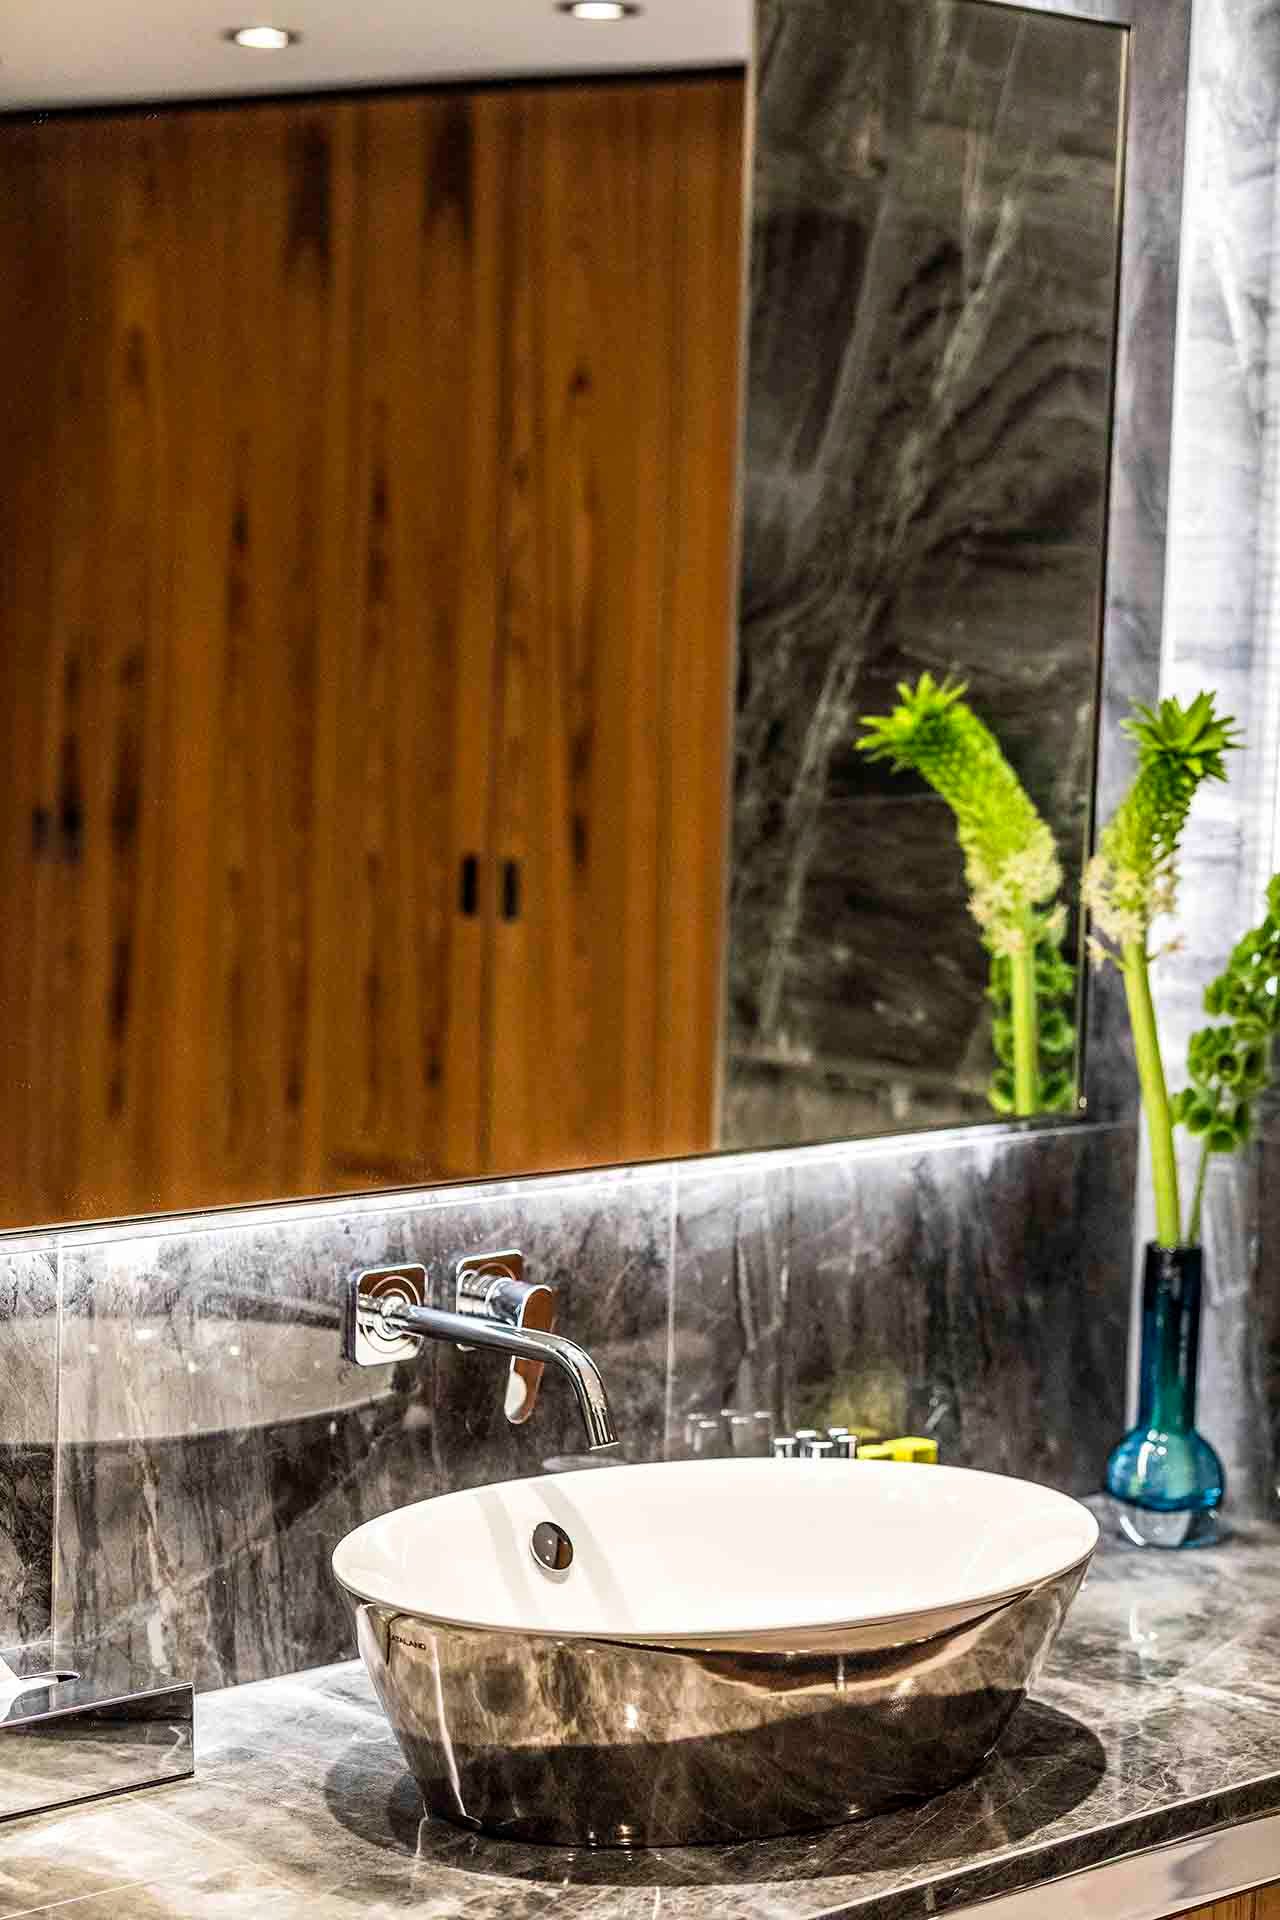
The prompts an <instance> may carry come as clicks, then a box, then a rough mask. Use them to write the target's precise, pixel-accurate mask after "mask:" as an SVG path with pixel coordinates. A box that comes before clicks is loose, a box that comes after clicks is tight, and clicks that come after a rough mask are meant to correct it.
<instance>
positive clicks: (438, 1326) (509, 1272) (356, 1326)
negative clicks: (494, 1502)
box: [344, 1252, 618, 1451]
mask: <svg viewBox="0 0 1280 1920" xmlns="http://www.w3.org/2000/svg"><path fill="white" fill-rule="evenodd" d="M450 1275H451V1278H452V1283H453V1299H454V1307H453V1309H452V1310H449V1309H446V1308H443V1307H434V1306H432V1305H431V1304H430V1281H429V1277H428V1274H427V1269H426V1268H425V1267H421V1266H406V1267H374V1268H371V1269H369V1270H367V1271H365V1272H362V1273H356V1274H353V1275H352V1277H351V1282H350V1292H349V1299H348V1309H347V1324H346V1332H345V1341H344V1345H345V1351H346V1355H347V1358H348V1360H354V1362H355V1363H356V1365H357V1366H360V1367H384V1366H387V1365H389V1364H390V1363H391V1362H393V1361H397V1360H409V1359H412V1358H413V1357H414V1356H415V1355H417V1354H418V1353H420V1352H421V1350H422V1343H423V1341H424V1340H447V1341H448V1342H449V1343H450V1344H451V1345H452V1346H455V1347H459V1348H461V1349H462V1350H463V1351H464V1352H465V1351H466V1350H467V1349H468V1348H470V1347H485V1348H488V1349H490V1350H491V1351H492V1352H494V1353H504V1354H507V1355H509V1357H510V1360H511V1369H510V1373H509V1374H508V1378H507V1391H506V1398H505V1403H504V1404H505V1411H506V1415H507V1419H508V1420H509V1421H510V1422H511V1424H512V1426H522V1425H523V1423H524V1422H525V1421H526V1420H527V1419H528V1418H529V1416H530V1414H531V1413H532V1412H533V1409H534V1405H535V1403H536V1401H537V1398H538V1387H539V1384H540V1382H541V1379H542V1369H543V1367H544V1366H545V1365H548V1364H550V1365H551V1366H555V1367H559V1368H560V1370H561V1372H562V1373H565V1374H567V1375H568V1378H569V1384H570V1385H571V1386H572V1388H573V1392H574V1397H575V1399H576V1400H577V1403H578V1411H579V1413H580V1414H581V1415H582V1424H583V1425H584V1427H585V1428H586V1430H587V1445H588V1446H589V1447H590V1448H591V1449H592V1450H593V1451H596V1450H598V1449H600V1448H604V1447H613V1446H616V1445H617V1443H618V1436H617V1433H616V1431H615V1429H614V1424H613V1416H612V1414H611V1413H610V1411H609V1397H608V1395H607V1394H606V1392H605V1389H604V1381H603V1380H602V1379H601V1378H600V1370H599V1368H598V1367H597V1366H596V1363H595V1361H594V1360H593V1359H592V1358H591V1355H590V1354H589V1353H587V1352H586V1351H585V1350H584V1349H583V1348H582V1347H580V1346H578V1345H577V1344H576V1343H575V1342H574V1341H572V1340H566V1339H565V1338H564V1337H563V1335H561V1334H558V1333H555V1332H554V1331H553V1328H554V1325H555V1312H556V1300H555V1292H554V1290H553V1289H552V1288H551V1287H548V1286H543V1285H540V1284H539V1283H537V1282H533V1281H528V1280H526V1279H525V1277H524V1257H523V1255H521V1254H519V1253H515V1252H504V1253H488V1254H466V1255H464V1256H463V1257H462V1258H461V1259H458V1260H455V1261H453V1262H452V1264H451V1267H450Z"/></svg>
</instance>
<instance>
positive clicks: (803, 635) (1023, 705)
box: [725, 0, 1127, 1146]
mask: <svg viewBox="0 0 1280 1920" xmlns="http://www.w3.org/2000/svg"><path fill="white" fill-rule="evenodd" d="M759 29H760V30H759V49H758V51H759V70H758V79H757V86H758V127H757V141H756V158H755V178H754V183H753V185H754V194H753V232H752V265H751V311H750V344H749V365H748V376H747V377H748V405H747V442H746V500H745V548H744V560H743V601H742V626H741V656H740V680H739V690H738V714H737V739H736V746H737V766H736V787H735V810H734V850H733V863H732V920H731V932H730V957H729V982H730V1006H729V1030H728V1046H727V1062H726V1089H725V1137H726V1143H727V1144H730V1145H734V1146H745V1145H764V1144H768V1143H771V1142H777V1141H795V1140H802V1139H817V1138H824V1137H837V1136H844V1135H849V1134H856V1133H865V1132H878V1131H881V1130H882V1129H884V1128H886V1127H891V1126H902V1125H910V1124H916V1125H930V1124H937V1123H946V1122H953V1121H960V1120H974V1119H983V1118H989V1117H991V1113H990V1108H989V1107H988V1105H987V1103H986V1098H985V1090H986V1085H987V1081H988V1079H989V1076H990V1073H991V1067H992V1056H991V1042H990V1031H989V1015H988V1006H987V1001H986V998H985V988H986V984H987V956H986V954H985V952H984V951H983V948H982V946H981V945H980V942H979V939H978V935H977V931H976V929H975V927H974V925H973V923H972V922H971V920H970V919H969V917H968V914H967V911H966V905H965V900H966V893H965V886H964V879H963V871H962V863H961V858H960V855H959V852H958V850H957V847H956V844H955V836H954V832H953V827H952V821H951V816H950V814H949V813H948V811H947V810H946V808H945V807H944V806H943V804H942V802H941V801H939V800H938V799H936V798H935V797H934V796H933V795H932V794H931V793H930V792H929V791H928V789H927V788H926V787H925V786H924V784H923V783H922V782H919V781H917V780H916V779H915V778H914V777H911V776H894V775H893V774H891V773H889V772H887V771H886V770H884V769H883V768H880V767H876V766H872V765H868V764H867V763H866V762H865V760H863V759H862V758H861V757H860V756H858V755H857V754H856V753H855V752H854V750H853V746H852V741H853V738H854V735H855V733H856V731H857V724H856V723H857V717H858V715H859V714H863V713H882V712H886V711H887V710H888V709H889V708H890V707H891V706H892V704H893V701H894V688H895V684H896V683H897V682H898V681H901V680H904V679H910V680H914V679H915V677H916V675H917V674H918V673H919V672H920V671H922V670H924V669H926V668H927V669H930V670H931V671H932V672H933V673H934V674H935V675H937V676H938V677H941V676H942V675H943V674H945V673H948V672H952V673H956V674H958V675H959V676H960V677H962V678H963V679H965V680H966V681H967V682H968V684H969V688H970V699H971V701H972V703H973V705H974V706H975V707H976V709H977V710H978V711H979V713H980V714H981V715H982V717H983V718H984V719H985V720H986V721H987V723H988V724H989V725H990V726H991V727H992V728H993V730H994V731H995V732H996V734H997V735H998V737H999V738H1000V740H1001V742H1002V744H1003V745H1004V747H1005V750H1006V752H1007V754H1008V756H1009V758H1010V759H1011V760H1012V761H1013V763H1014V765H1015V767H1016V768H1017V770H1018V772H1019V774H1020V775H1021V777H1022V779H1023V781H1024V782H1025V784H1026V786H1027V787H1028V789H1029V791H1030V792H1031V794H1032V796H1033V798H1034V799H1035V801H1036V803H1037V804H1038V806H1039V807H1040V809H1041V811H1042V812H1043V814H1044V815H1045V816H1046V818H1047V819H1048V820H1049V822H1050V824H1051V825H1052V827H1053V828H1054V830H1055V832H1056V834H1057V836H1058V841H1059V846H1060V849H1061V853H1062V857H1063V864H1064V867H1065V869H1066V874H1067V884H1068V888H1069V889H1070V890H1071V892H1072V893H1074V890H1075V884H1076V882H1077V880H1078V876H1079V871H1080V865H1081V860H1082V856H1083V852H1084V846H1085V836H1086V832H1087V823H1088V813H1089V802H1090V791H1091V780H1092V764H1093V738H1094V698H1095V688H1096V679H1097V671H1098V647H1099V630H1100V617H1101V616H1100V600H1101V587H1102V569H1103V557H1104V556H1103V544H1104V528H1105V516H1106V495H1107V462H1108V439H1109V422H1110V404H1111V379H1112V356H1113V339H1114V309H1115V300H1116V273H1117V248H1118V231H1119V227H1118V216H1119V188H1120V179H1121V156H1122V145H1123V143H1122V124H1123V105H1124V75H1125V56H1126V44H1127V35H1126V34H1125V33H1124V32H1123V31H1122V30H1119V29H1116V28H1112V27H1108V26H1104V25H1100V24H1098V23H1096V22H1093V21H1088V20H1083V19H1073V18H1069V17H1064V16H1057V15H1053V14H1050V13H1041V12H1030V11H1023V10H1021V9H1018V8H1015V7H1011V6H1003V5H992V4H986V3H985V0H860V4H858V5H856V6H849V5H848V4H846V0H764V4H763V6H762V10H761V13H760V20H759ZM1075 937H1076V936H1075V931H1074V929H1073V930H1072V933H1071V935H1070V937H1069V942H1068V951H1073V949H1074V945H1075Z"/></svg>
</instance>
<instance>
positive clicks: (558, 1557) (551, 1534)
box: [529, 1520, 573, 1573]
mask: <svg viewBox="0 0 1280 1920" xmlns="http://www.w3.org/2000/svg"><path fill="white" fill-rule="evenodd" d="M529 1547H530V1551H531V1552H532V1554H533V1557H534V1559H535V1560H536V1561H537V1563H538V1565H539V1566H540V1567H545V1568H546V1569H547V1572H548V1573H567V1572H568V1570H569V1568H570V1567H571V1566H572V1565H573V1542H572V1540H571V1539H570V1538H569V1536H568V1534H567V1533H566V1532H565V1530H564V1528H563V1527H558V1526H557V1525H556V1523H555V1521H554V1520H539V1522H538V1524H537V1526H536V1527H535V1528H534V1530H533V1535H532V1537H531V1539H530V1541H529Z"/></svg>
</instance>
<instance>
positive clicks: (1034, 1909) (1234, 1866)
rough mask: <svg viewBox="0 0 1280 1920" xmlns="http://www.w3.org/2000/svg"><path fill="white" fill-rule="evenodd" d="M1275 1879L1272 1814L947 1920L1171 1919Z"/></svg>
mask: <svg viewBox="0 0 1280 1920" xmlns="http://www.w3.org/2000/svg"><path fill="white" fill-rule="evenodd" d="M1278 1878H1280V1813H1270V1814H1263V1815H1260V1816H1258V1817H1257V1818H1255V1819H1246V1820H1242V1821H1240V1822H1238V1823H1236V1824H1234V1825H1231V1826H1224V1827H1214V1828H1211V1829H1210V1830H1209V1831H1208V1832H1207V1833H1198V1834H1192V1835H1190V1836H1188V1837H1187V1838H1186V1839H1182V1840H1171V1841H1168V1842H1166V1843H1165V1844H1164V1845H1163V1846H1161V1845H1155V1846H1150V1847H1144V1848H1139V1849H1137V1850H1136V1851H1135V1852H1133V1853H1127V1854H1123V1855H1122V1856H1121V1857H1120V1858H1119V1859H1116V1860H1108V1861H1106V1862H1104V1863H1103V1864H1101V1865H1099V1866H1096V1867H1087V1868H1085V1869H1084V1870H1083V1871H1081V1872H1079V1873H1071V1874H1066V1875H1064V1876H1063V1877H1062V1878H1060V1879H1057V1880H1041V1881H1038V1882H1033V1883H1031V1884H1029V1885H1028V1886H1026V1887H1023V1888H1022V1889H1020V1890H1019V1891H1018V1892H1017V1893H1007V1894H996V1895H994V1896H993V1897H992V1898H990V1899H986V1900H979V1901H977V1902H973V1903H970V1904H968V1905H965V1906H960V1907H954V1908H952V1909H951V1920H965V1917H966V1916H968V1915H970V1914H972V1915H974V1916H975V1920H976V1917H977V1916H981V1920H1097V1916H1098V1914H1099V1913H1105V1914H1106V1915H1107V1920H1169V1916H1170V1915H1173V1914H1179V1913H1185V1912H1186V1911H1187V1909H1188V1908H1191V1907H1200V1906H1209V1905H1211V1904H1212V1903H1213V1902H1214V1901H1217V1900H1227V1899H1230V1898H1231V1896H1232V1895H1233V1894H1237V1893H1246V1892H1249V1891H1251V1890H1252V1889H1253V1888H1254V1887H1261V1886H1266V1885H1267V1884H1268V1882H1270V1881H1273V1880H1276V1879H1278Z"/></svg>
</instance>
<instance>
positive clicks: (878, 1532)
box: [334, 1460, 1098, 1845]
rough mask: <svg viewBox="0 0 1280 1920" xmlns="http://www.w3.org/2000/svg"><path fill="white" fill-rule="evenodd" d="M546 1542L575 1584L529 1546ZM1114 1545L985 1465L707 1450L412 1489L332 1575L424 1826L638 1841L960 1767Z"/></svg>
mask: <svg viewBox="0 0 1280 1920" xmlns="http://www.w3.org/2000/svg"><path fill="white" fill-rule="evenodd" d="M549 1527H550V1528H553V1529H555V1530H557V1531H556V1533H555V1534H554V1536H553V1538H554V1541H555V1542H558V1543H559V1544H560V1547H561V1557H562V1558H567V1559H568V1561H569V1563H568V1565H567V1566H564V1567H563V1568H561V1569H558V1570H557V1569H553V1568H550V1567H548V1566H546V1565H544V1564H542V1562H541V1560H540V1559H539V1558H538V1557H537V1556H536V1554H535V1551H534V1545H535V1543H534V1533H535V1529H542V1530H543V1534H542V1535H541V1536H540V1538H541V1542H542V1546H543V1548H544V1549H545V1547H546V1545H547V1539H546V1530H547V1529H548V1528H549ZM1097 1539H1098V1528H1097V1523H1096V1522H1095V1521H1094V1519H1093V1516H1092V1515H1091V1514H1090V1513H1089V1512H1088V1510H1087V1509H1086V1508H1084V1507H1082V1506H1080V1505H1079V1504H1078V1503H1077V1502H1076V1501H1074V1500H1071V1499H1068V1498H1067V1497H1066V1496H1065V1495H1063V1494H1059V1493H1055V1492H1052V1491H1051V1490H1050V1489H1048V1488H1044V1487H1038V1486H1032V1485H1030V1484H1028V1483H1027V1482H1025V1481H1019V1480H1008V1479H1004V1478H1001V1477H999V1476H996V1475H991V1474H983V1473H972V1472H966V1471H963V1470H960V1469H956V1468H945V1467H919V1466H907V1465H901V1464H897V1463H892V1464H891V1463H882V1462H859V1461H852V1462H839V1463H835V1462H808V1461H772V1460H731V1461H714V1460H712V1461H698V1462H688V1463H681V1464H678V1465H666V1466H637V1467H619V1468H615V1469H611V1470H609V1471H607V1472H600V1471H590V1472H577V1473H567V1474H562V1475H553V1476H549V1477H546V1478H543V1479H537V1480H522V1481H513V1482H510V1483H508V1484H506V1485H502V1486H495V1487H484V1488H479V1489H476V1490H474V1491H470V1492H465V1493H456V1494H449V1495H445V1496H443V1497H442V1498H439V1499H436V1500H428V1501H423V1502H421V1503H420V1504H419V1505H417V1506H412V1507H406V1508H403V1509H402V1510H400V1511H399V1512H396V1513H390V1514H385V1515H383V1516H382V1517H381V1518H380V1519H377V1520H372V1521H369V1522H368V1523H367V1524H366V1525H364V1526H362V1527H360V1528H358V1529H357V1530H356V1531H355V1532H354V1533H352V1534H350V1535H348V1537H347V1538H346V1539H345V1540H344V1541H343V1542H342V1543H341V1544H340V1546H339V1547H338V1549H337V1551H336V1552H335V1554H334V1570H335V1572H336V1574H337V1577H338V1579H339V1581H340V1582H341V1583H342V1585H343V1587H344V1588H345V1590H346V1592H347V1594H348V1596H349V1598H350V1600H351V1602H352V1605H353V1607H354V1609H355V1612H356V1616H357V1622H358V1628H359V1635H360V1645H361V1651H362V1653H363V1655H364V1658H365V1660H366V1663H367V1664H368V1666H369V1670H370V1673H371V1674H372V1677H373V1680H374V1684H375V1686H376V1687H377V1688H378V1691H379V1694H380V1696H381V1698H382V1701H383V1704H384V1706H385V1707H386V1709H387V1712H388V1714H389V1716H390V1718H391V1721H392V1724H393V1725H394V1727H395V1729H396V1732H397V1734H398V1735H399V1737H400V1740H401V1744H402V1745H403V1747H404V1749H405V1752H406V1755H407V1757H408V1759H409V1761H410V1764H411V1766H412V1767H413V1770H414V1772H415V1774H416V1775H417V1777H418V1779H419V1781H420V1783H421V1784H422V1786H423V1790H424V1793H425V1795H426V1798H427V1801H428V1804H429V1805H430V1806H431V1807H432V1808H433V1809H434V1810H435V1811H437V1812H441V1813H444V1814H446V1815H448V1816H450V1817H452V1818H455V1819H462V1820H465V1821H468V1822H469V1823H471V1824H473V1825H479V1826H483V1827H485V1828H486V1829H488V1830H490V1831H494V1832H498V1833H508V1834H513V1835H519V1836H520V1837H522V1838H526V1839H529V1838H532V1839H547V1840H555V1841H564V1842H566V1843H569V1844H592V1843H595V1844H620V1845H621V1844H626V1845H634V1844H636V1843H637V1842H638V1841H640V1840H645V1841H648V1842H651V1843H662V1842H666V1841H673V1842H674V1841H688V1840H691V1839H711V1838H717V1839H728V1838H741V1837H743V1836H744V1835H752V1834H761V1833H770V1832H772V1833H776V1832H781V1831H786V1830H790V1829H793V1828H797V1827H803V1826H818V1825H824V1824H831V1823H832V1822H833V1821H836V1820H841V1819H847V1818H850V1817H852V1816H855V1815H858V1814H863V1813H867V1812H873V1811H875V1810H877V1809H878V1808H880V1807H883V1806H890V1805H897V1804H901V1803H902V1802H904V1801H907V1800H911V1799H919V1798H922V1797H924V1796H925V1795H927V1794H929V1793H931V1792H936V1791H937V1790H939V1788H941V1787H945V1786H947V1785H950V1784H952V1783H954V1782H955V1781H956V1780H958V1779H962V1778H964V1777H965V1776H966V1775H967V1774H969V1773H971V1772H972V1771H973V1770H974V1768H975V1767H976V1766H977V1765H979V1764H981V1761H982V1760H983V1758H984V1757H985V1755H986V1754H987V1753H989V1752H990V1750H991V1748H992V1746H993V1745H994V1743H995V1740H996V1739H997V1738H998V1736H999V1734H1000V1732H1001V1731H1002V1729H1003V1727H1004V1725H1005V1724H1006V1722H1007V1721H1008V1719H1009V1716H1010V1715H1011V1714H1012V1712H1013V1711H1014V1709H1015V1708H1016V1706H1017V1705H1018V1703H1019V1701H1020V1700H1021V1699H1022V1698H1023V1696H1024V1694H1025V1691H1026V1688H1027V1686H1028V1684H1029V1682H1030V1680H1031V1677H1032V1676H1033V1674H1034V1673H1035V1671H1036V1669H1037V1667H1038V1664H1039V1662H1040V1660H1041V1659H1042V1658H1043V1656H1044V1654H1045V1652H1046V1651H1047V1649H1048V1647H1049V1645H1050V1644H1051V1642H1052V1640H1053V1637H1054V1635H1055V1634H1056V1632H1057V1629H1058V1627H1059V1626H1060V1624H1061V1621H1062V1618H1063V1616H1064V1614H1065V1612H1066V1608H1067V1606H1068V1605H1069V1604H1070V1601H1071V1599H1072V1598H1073V1596H1074V1594H1075V1592H1076V1590H1077V1589H1078V1587H1079V1584H1080V1581H1081V1579H1082V1578H1083V1575H1084V1571H1085V1568H1086V1567H1087V1564H1088V1561H1089V1558H1090V1556H1091V1555H1092V1553H1093V1550H1094V1547H1095V1545H1096V1544H1097ZM566 1541H567V1542H568V1548H567V1549H565V1548H564V1545H563V1543H564V1542H566Z"/></svg>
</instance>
